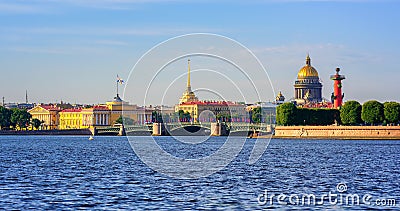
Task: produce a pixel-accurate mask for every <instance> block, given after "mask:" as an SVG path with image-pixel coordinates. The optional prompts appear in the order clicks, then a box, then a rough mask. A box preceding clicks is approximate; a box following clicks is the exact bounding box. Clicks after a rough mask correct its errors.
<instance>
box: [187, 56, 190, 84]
mask: <svg viewBox="0 0 400 211" xmlns="http://www.w3.org/2000/svg"><path fill="white" fill-rule="evenodd" d="M187 87H188V90H189V88H190V59H188V79H187Z"/></svg>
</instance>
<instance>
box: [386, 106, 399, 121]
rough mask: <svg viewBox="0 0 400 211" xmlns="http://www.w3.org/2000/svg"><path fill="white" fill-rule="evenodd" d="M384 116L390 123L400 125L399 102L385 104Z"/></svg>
mask: <svg viewBox="0 0 400 211" xmlns="http://www.w3.org/2000/svg"><path fill="white" fill-rule="evenodd" d="M383 114H384V116H385V120H386V122H388V123H398V122H399V118H400V104H399V103H397V102H385V103H384V104H383Z"/></svg>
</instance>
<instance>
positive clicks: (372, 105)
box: [276, 100, 400, 125]
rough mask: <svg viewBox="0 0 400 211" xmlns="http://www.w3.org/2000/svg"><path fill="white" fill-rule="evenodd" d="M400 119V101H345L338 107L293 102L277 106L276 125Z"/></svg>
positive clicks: (394, 121)
mask: <svg viewBox="0 0 400 211" xmlns="http://www.w3.org/2000/svg"><path fill="white" fill-rule="evenodd" d="M399 120H400V103H397V102H385V103H380V102H378V101H376V100H370V101H367V102H365V103H364V104H363V105H361V104H360V103H359V102H357V101H354V100H352V101H347V102H346V103H345V104H344V105H343V106H342V107H341V108H340V109H314V108H313V109H307V108H297V107H296V106H295V105H294V104H293V103H284V104H282V105H280V106H278V107H277V110H276V123H277V124H278V125H331V124H334V123H336V124H341V125H395V124H398V123H399Z"/></svg>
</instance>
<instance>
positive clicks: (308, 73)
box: [297, 55, 318, 78]
mask: <svg viewBox="0 0 400 211" xmlns="http://www.w3.org/2000/svg"><path fill="white" fill-rule="evenodd" d="M305 77H318V71H317V70H316V69H315V68H314V67H312V66H311V59H310V56H308V55H307V58H306V65H305V66H304V67H302V68H301V69H300V70H299V73H298V74H297V78H305Z"/></svg>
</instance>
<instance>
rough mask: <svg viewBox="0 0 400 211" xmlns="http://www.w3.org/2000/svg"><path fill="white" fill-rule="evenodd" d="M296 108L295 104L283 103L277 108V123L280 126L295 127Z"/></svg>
mask: <svg viewBox="0 0 400 211" xmlns="http://www.w3.org/2000/svg"><path fill="white" fill-rule="evenodd" d="M296 110H297V108H296V106H295V105H294V104H293V103H283V104H281V105H279V106H278V107H277V108H276V123H277V124H278V125H294V124H295V119H296V117H295V115H296Z"/></svg>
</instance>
